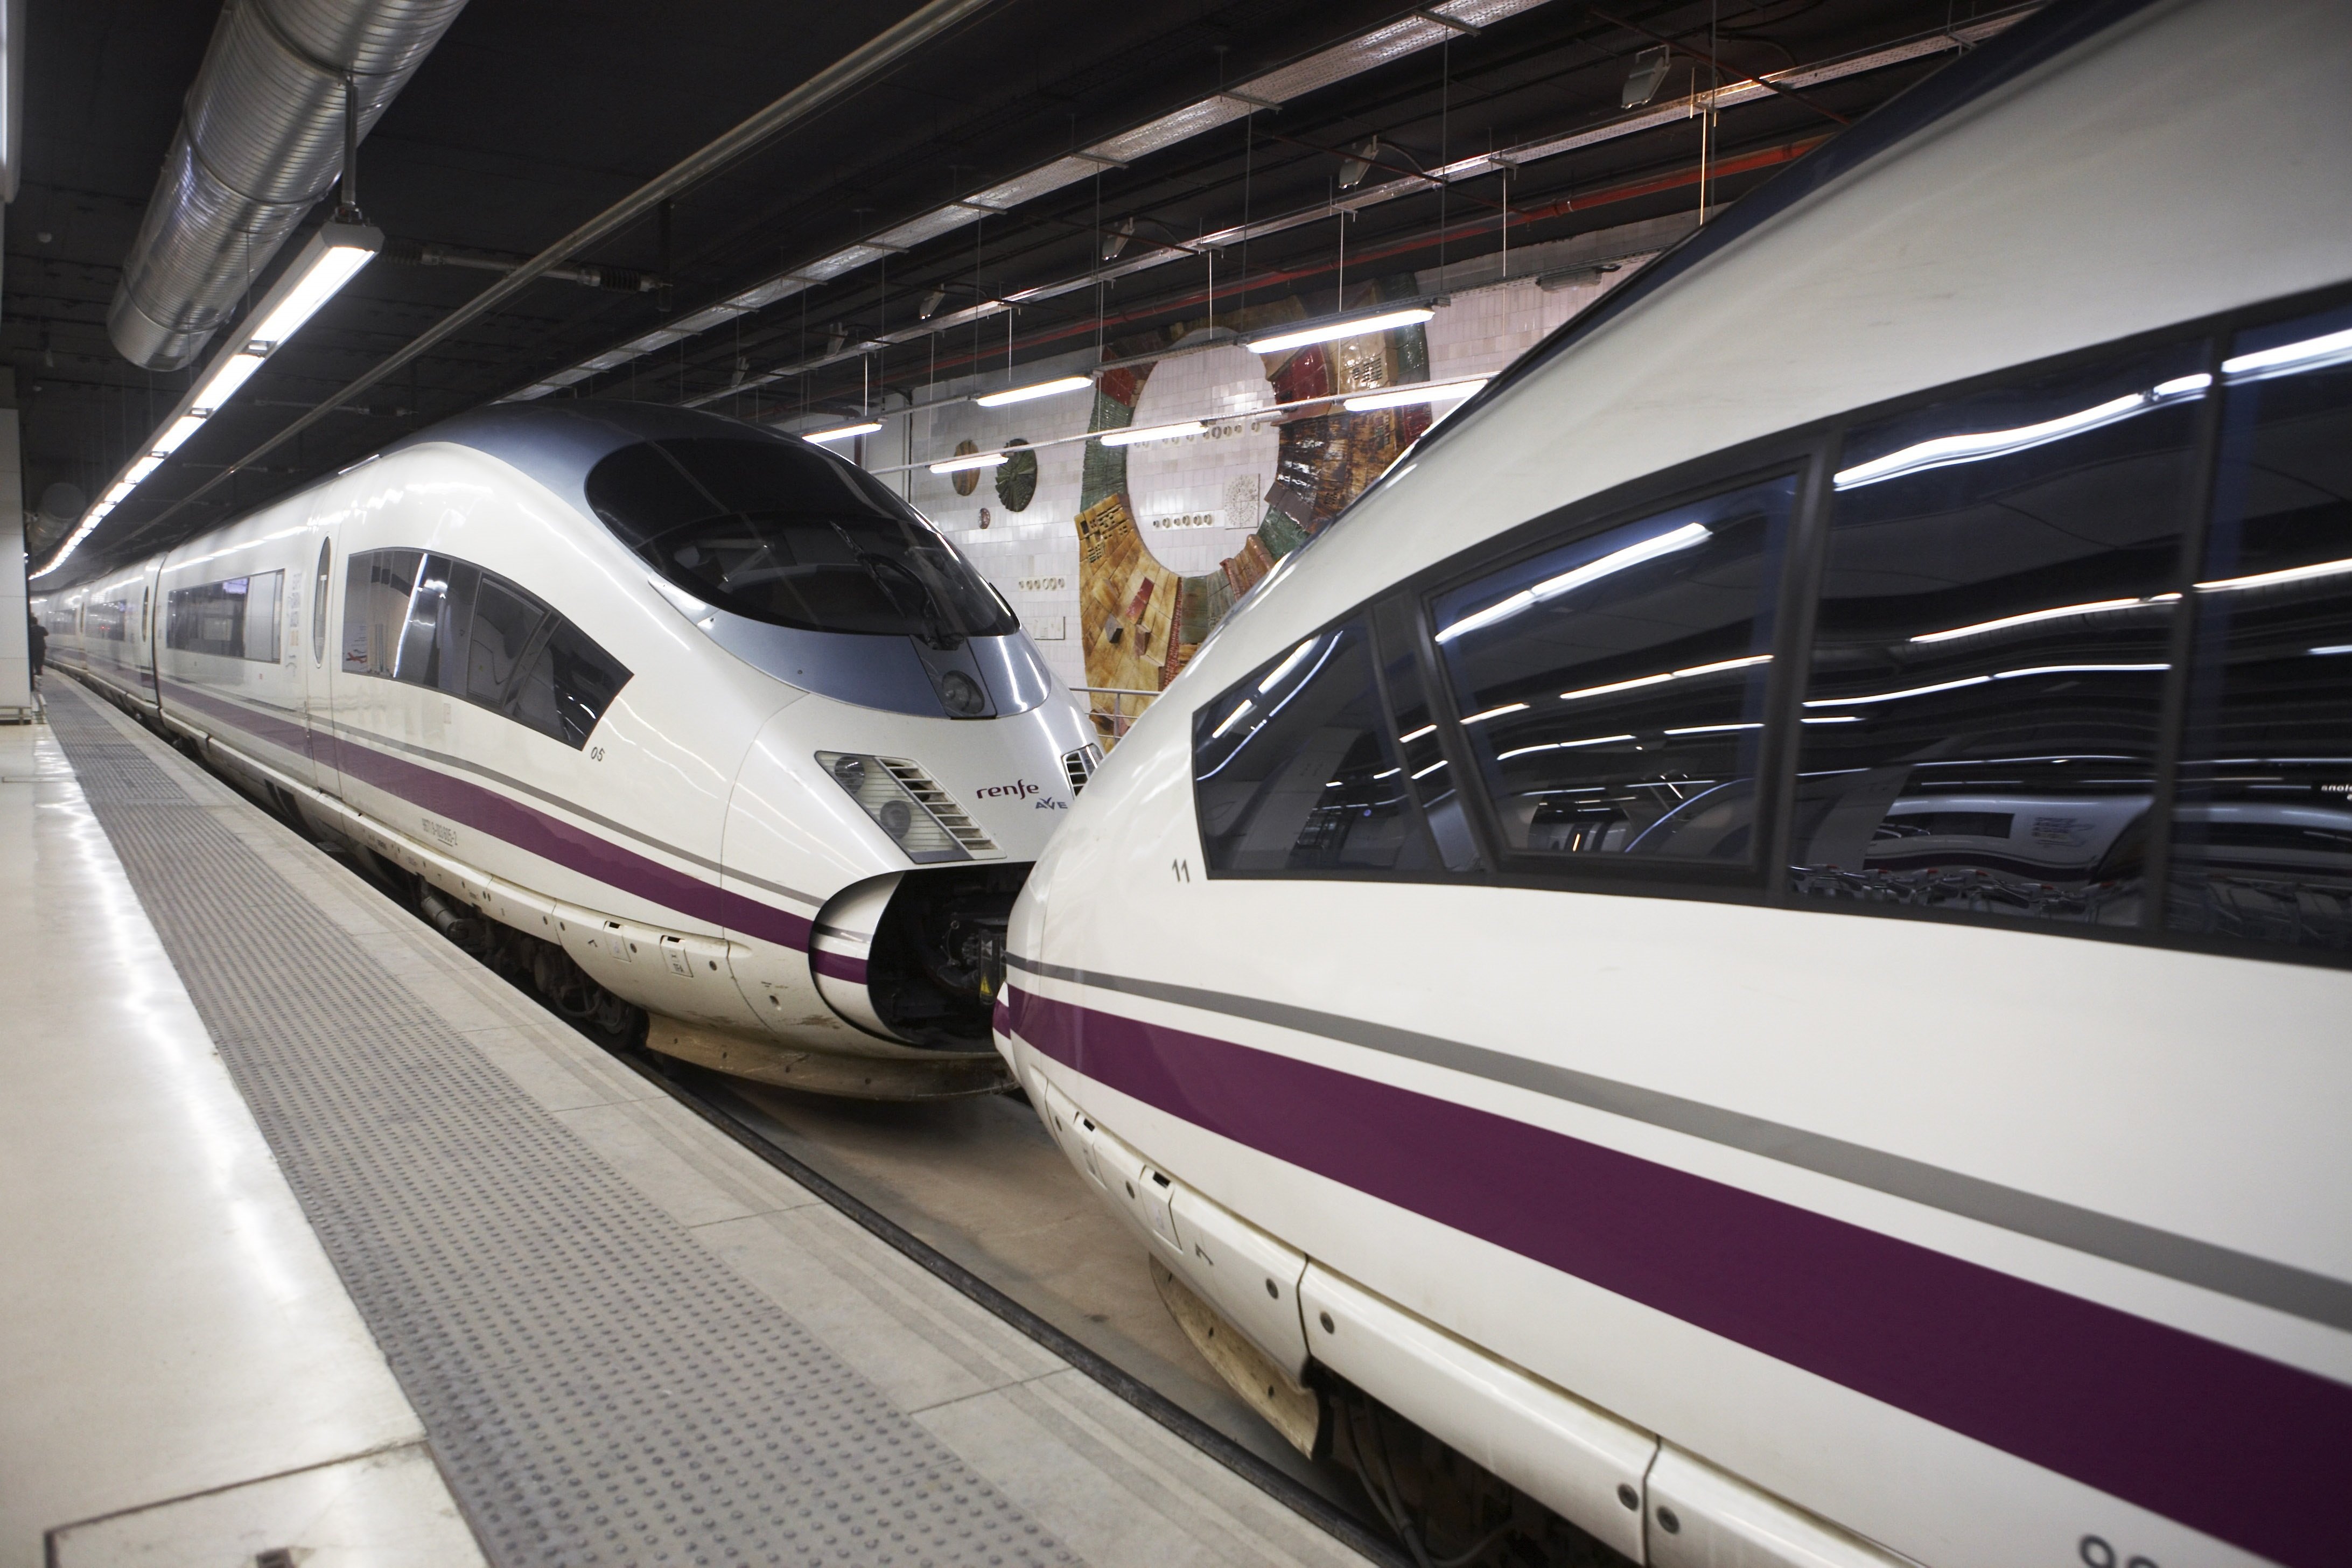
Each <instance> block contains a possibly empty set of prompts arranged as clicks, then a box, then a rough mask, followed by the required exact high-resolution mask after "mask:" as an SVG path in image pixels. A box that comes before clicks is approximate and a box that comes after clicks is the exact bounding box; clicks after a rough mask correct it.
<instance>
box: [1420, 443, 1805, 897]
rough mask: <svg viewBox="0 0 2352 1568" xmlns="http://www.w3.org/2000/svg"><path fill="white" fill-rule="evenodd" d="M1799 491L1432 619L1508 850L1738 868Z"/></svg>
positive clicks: (1784, 484)
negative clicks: (1785, 559)
mask: <svg viewBox="0 0 2352 1568" xmlns="http://www.w3.org/2000/svg"><path fill="white" fill-rule="evenodd" d="M1796 493H1797V481H1796V479H1795V478H1794V477H1793V476H1784V477H1782V478H1779V479H1769V480H1767V481H1765V482H1763V483H1761V484H1757V485H1751V486H1748V487H1745V488H1743V489H1738V490H1736V491H1733V492H1731V493H1728V494H1726V495H1722V496H1717V497H1714V498H1711V499H1709V500H1706V501H1702V502H1699V503H1696V504H1695V505H1691V506H1686V507H1680V508H1677V509H1675V510H1672V511H1669V512H1664V513H1661V514H1659V515H1657V516H1654V517H1649V518H1644V519H1643V520H1641V521H1638V522H1631V523H1626V524H1623V525H1622V526H1620V527H1617V528H1612V529H1609V530H1606V531H1602V532H1601V533H1599V534H1594V535H1591V536H1588V537H1586V538H1583V539H1580V540H1577V541H1575V542H1571V543H1569V544H1565V545H1562V546H1559V548H1557V549H1554V550H1550V551H1547V552H1544V553H1542V554H1540V555H1538V556H1536V557H1534V558H1532V559H1530V560H1526V561H1522V562H1519V563H1516V564H1514V565H1511V566H1508V567H1506V568H1504V569H1503V570H1501V571H1499V572H1496V573H1494V574H1490V575H1488V576H1486V577H1484V578H1481V579H1479V580H1478V581H1477V582H1475V583H1472V584H1468V585H1466V586H1464V587H1461V588H1457V589H1454V590H1453V591H1451V592H1449V593H1445V594H1443V595H1439V596H1438V597H1437V599H1436V600H1435V602H1434V603H1433V605H1432V606H1431V609H1432V619H1433V624H1434V626H1436V628H1437V629H1436V632H1435V637H1436V639H1437V643H1438V649H1439V656H1440V660H1441V662H1442V664H1443V665H1444V669H1445V673H1446V676H1447V678H1448V679H1449V680H1450V682H1451V683H1452V686H1453V689H1454V701H1455V703H1456V705H1457V707H1458V708H1459V710H1460V711H1461V713H1462V716H1463V726H1464V729H1465V731H1466V732H1467V735H1468V738H1469V742H1470V747H1471V750H1472V752H1474V753H1475V755H1476V757H1477V759H1478V762H1479V763H1480V766H1481V772H1482V774H1483V780H1482V782H1483V784H1484V786H1485V788H1486V792H1487V794H1488V795H1489V797H1490V798H1491V799H1492V801H1493V803H1494V807H1495V812H1496V817H1497V818H1498V819H1499V821H1500V823H1501V826H1502V834H1503V841H1504V844H1505V846H1506V847H1507V848H1509V849H1511V850H1513V851H1516V852H1518V853H1522V854H1528V855H1534V856H1545V857H1551V856H1571V855H1573V856H1592V855H1612V856H1616V855H1623V856H1645V857H1654V858H1668V859H1677V860H1685V861H1691V860H1696V861H1711V862H1715V863H1718V864H1732V865H1740V864H1748V863H1750V862H1752V860H1753V859H1754V858H1755V855H1756V853H1757V844H1756V841H1755V840H1756V835H1755V814H1756V787H1755V775H1756V758H1757V756H1758V755H1759V750H1760V745H1761V741H1762V736H1763V730H1764V710H1763V706H1764V691H1765V684H1766V680H1767V679H1768V677H1769V673H1770V671H1769V667H1770V664H1771V655H1770V651H1769V650H1770V647H1771V637H1772V608H1773V605H1774V604H1775V602H1776V600H1777V599H1778V596H1779V594H1780V572H1781V562H1782V557H1783V553H1784V543H1785V540H1786V536H1787V532H1788V524H1789V518H1790V511H1791V510H1792V509H1793V507H1794V504H1795V500H1796Z"/></svg>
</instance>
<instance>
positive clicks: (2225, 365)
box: [2221, 329, 2352, 381]
mask: <svg viewBox="0 0 2352 1568" xmlns="http://www.w3.org/2000/svg"><path fill="white" fill-rule="evenodd" d="M2347 360H2352V329H2347V330H2346V331H2340V332H2330V333H2328V334H2327V335H2326V337H2319V338H2305V339H2304V340H2303V341H2302V342H2299V343H2281V344H2280V345H2279V346H2278V347H2276V348H2274V349H2263V350H2262V351H2261V352H2260V353H2250V354H2240V355H2238V356H2237V357H2236V358H2235V359H2225V360H2223V361H2222V362H2221V374H2223V375H2226V376H2228V377H2229V378H2230V379H2231V381H2252V380H2258V379H2260V378H2261V377H2263V376H2266V375H2294V374H2300V373H2301V372H2304V371H2306V370H2320V369H2324V368H2325V367H2326V366H2328V365H2331V364H2341V363H2344V362H2345V361H2347Z"/></svg>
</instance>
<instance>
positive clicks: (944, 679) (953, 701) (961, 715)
mask: <svg viewBox="0 0 2352 1568" xmlns="http://www.w3.org/2000/svg"><path fill="white" fill-rule="evenodd" d="M940 702H942V703H944V704H945V705H946V707H947V710H948V712H949V713H950V715H952V716H953V717H955V718H958V719H977V718H979V717H980V716H981V715H982V714H983V713H985V712H987V711H988V693H986V692H985V691H982V689H980V682H978V681H976V680H974V679H972V678H971V676H969V675H966V674H965V673H964V672H963V671H961V670H960V669H950V670H949V671H948V672H947V673H946V674H945V675H942V676H940Z"/></svg>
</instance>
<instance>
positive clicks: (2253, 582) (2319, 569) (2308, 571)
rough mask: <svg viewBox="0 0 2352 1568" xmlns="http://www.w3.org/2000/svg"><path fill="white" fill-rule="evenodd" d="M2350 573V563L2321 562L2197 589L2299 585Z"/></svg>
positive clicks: (2351, 567)
mask: <svg viewBox="0 0 2352 1568" xmlns="http://www.w3.org/2000/svg"><path fill="white" fill-rule="evenodd" d="M2346 572H2352V561H2322V562H2320V563H2317V564H2316V565H2312V566H2289V567H2287V568H2286V569H2285V570H2284V571H2281V572H2257V573H2255V574H2253V575H2252V576H2251V577H2222V578H2219V579H2217V580H2216V581H2214V582H2210V583H2200V584H2197V585H2198V587H2200V588H2201V589H2203V590H2204V591H2206V592H2207V593H2209V594H2210V593H2216V592H2221V591H2225V590H2230V589H2236V588H2268V587H2272V586H2274V585H2276V584H2281V583H2300V582H2302V581H2304V580H2305V578H2308V577H2334V576H2336V575H2338V574H2342V573H2346Z"/></svg>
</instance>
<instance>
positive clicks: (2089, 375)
mask: <svg viewBox="0 0 2352 1568" xmlns="http://www.w3.org/2000/svg"><path fill="white" fill-rule="evenodd" d="M2204 358H2205V349H2204V347H2203V345H2202V344H2201V343H2196V342H2191V343H2185V344H2181V345H2179V346H2177V347H2175V348H2170V349H2166V350H2161V351H2151V352H2148V353H2140V354H2135V355H2132V356H2129V357H2128V358H2126V359H2122V360H2118V361H2115V362H2110V363H2103V364H2099V365H2096V366H2094V367H2092V368H2089V369H2083V370H2074V371H2069V372H2065V373H2063V374H2046V375H2039V376H2035V377H2032V378H2030V379H2021V380H2019V381H2016V382H2014V383H2012V384H2008V385H2003V386H2000V387H1996V388H1994V389H1992V390H1990V391H1986V392H1981V393H1978V394H1974V395H1969V396H1966V397H1961V398H1958V399H1954V400H1952V401H1949V402H1946V403H1939V404H1935V405H1930V406H1927V407H1925V408H1920V409H1916V410H1913V411H1912V412H1910V413H1908V414H1905V415H1902V416H1897V417H1895V418H1893V419H1889V420H1886V421H1885V422H1883V423H1880V424H1877V425H1874V426H1868V427H1864V428H1862V429H1859V430H1856V431H1854V432H1853V433H1852V434H1850V435H1849V436H1848V437H1847V439H1846V441H1845V443H1844V447H1843V452H1842V453H1841V455H1840V457H1839V458H1838V462H1837V467H1836V470H1835V472H1834V476H1833V478H1832V501H1831V508H1830V526H1829V535H1828V540H1827V553H1826V558H1825V561H1824V564H1823V574H1822V589H1821V601H1820V610H1819V614H1818V616H1817V618H1816V625H1815V632H1814V644H1813V653H1812V665H1811V672H1810V675H1809V678H1808V682H1807V687H1806V690H1805V692H1804V697H1803V706H1802V708H1801V715H1802V721H1801V730H1800V735H1799V740H1800V750H1799V755H1798V769H1797V772H1798V777H1797V787H1796V795H1795V801H1794V811H1793V817H1792V836H1791V839H1790V846H1791V848H1790V852H1791V855H1792V857H1793V858H1794V861H1795V864H1794V866H1793V867H1792V868H1791V871H1790V876H1791V878H1792V880H1793V885H1794V887H1795V889H1796V891H1797V892H1798V893H1799V894H1800V895H1801V896H1805V897H1811V898H1818V899H1832V900H1860V901H1862V902H1864V903H1875V904H1887V905H1901V906H1906V907H1911V908H1922V909H1943V910H1966V911H1970V912H1974V913H1978V914H1983V915H1989V916H1992V917H1996V918H2000V917H2008V918H2015V919H2025V918H2034V919H2043V920H2057V921H2076V922H2082V923H2087V924H2096V925H2116V926H2130V925H2135V924H2137V923H2138V922H2139V921H2141V919H2142V917H2143V913H2144V910H2145V903H2144V891H2145V889H2144V886H2143V877H2144V871H2145V861H2146V851H2147V837H2148V821H2147V815H2148V807H2149V804H2150V800H2151V798H2152V795H2153V790H2154V780H2155V774H2156V760H2157V752H2158V730H2159V727H2160V723H2161V719H2162V712H2163V705H2164V693H2165V689H2166V672H2167V668H2168V665H2167V659H2168V652H2167V650H2168V637H2169V634H2170V628H2171V624H2172V617H2173V616H2174V614H2175V610H2176V606H2177V603H2178V592H2177V590H2178V587H2179V573H2180V554H2181V531H2182V529H2183V527H2184V525H2185V523H2186V521H2187V520H2188V519H2189V515H2190V514H2191V512H2192V510H2193V499H2194V498H2193V497H2192V495H2191V489H2192V483H2191V479H2192V474H2193V471H2194V466H2195V465H2194V462H2193V459H2192V451H2193V447H2194V445H2195V440H2196V430H2197V420H2198V405H2199V402H2200V398H2202V397H2203V396H2204V395H2205V393H2206V384H2207V378H2206V376H2205V375H2204V374H2203V373H2202V370H2201V366H2202V364H2203V362H2204Z"/></svg>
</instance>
